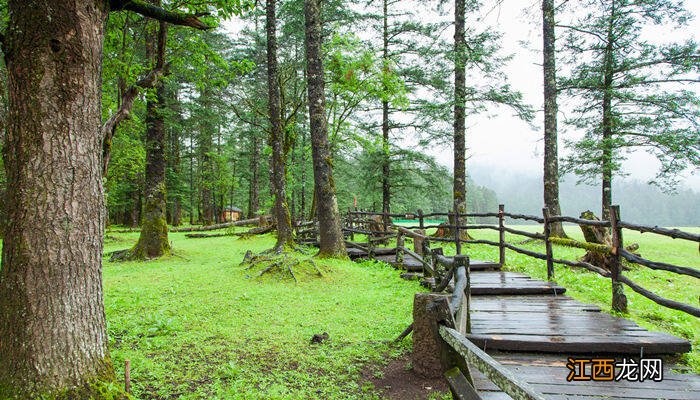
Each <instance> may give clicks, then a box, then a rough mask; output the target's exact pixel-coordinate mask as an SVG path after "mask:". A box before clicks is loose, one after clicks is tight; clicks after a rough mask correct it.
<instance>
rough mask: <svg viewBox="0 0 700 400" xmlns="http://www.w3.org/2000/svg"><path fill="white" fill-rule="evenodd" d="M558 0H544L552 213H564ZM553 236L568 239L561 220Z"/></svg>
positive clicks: (547, 198)
mask: <svg viewBox="0 0 700 400" xmlns="http://www.w3.org/2000/svg"><path fill="white" fill-rule="evenodd" d="M554 24H555V21H554V0H542V41H543V47H542V56H543V64H542V70H543V73H544V204H545V207H547V209H549V213H550V215H561V206H560V205H559V152H558V149H557V147H558V144H557V141H558V139H557V137H558V132H557V110H558V107H557V75H556V74H557V69H556V52H555V51H556V48H555V39H556V37H555V32H554ZM550 234H551V235H552V236H557V237H562V238H565V237H567V236H566V233H565V232H564V227H563V226H562V223H561V222H554V223H552V224H551V225H550Z"/></svg>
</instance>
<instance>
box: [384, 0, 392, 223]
mask: <svg viewBox="0 0 700 400" xmlns="http://www.w3.org/2000/svg"><path fill="white" fill-rule="evenodd" d="M388 3H389V1H388V0H382V17H383V18H382V25H383V26H382V64H383V65H382V71H385V72H388V69H389V62H390V60H389V4H388ZM383 86H384V87H383V91H384V92H387V91H388V88H387V87H386V84H384V85H383ZM389 145H390V143H389V99H388V98H387V97H384V98H382V153H383V155H384V158H383V159H382V212H383V213H385V214H389V213H390V212H391V182H390V177H391V154H390V147H389ZM385 220H386V221H385V222H388V216H386V217H385Z"/></svg>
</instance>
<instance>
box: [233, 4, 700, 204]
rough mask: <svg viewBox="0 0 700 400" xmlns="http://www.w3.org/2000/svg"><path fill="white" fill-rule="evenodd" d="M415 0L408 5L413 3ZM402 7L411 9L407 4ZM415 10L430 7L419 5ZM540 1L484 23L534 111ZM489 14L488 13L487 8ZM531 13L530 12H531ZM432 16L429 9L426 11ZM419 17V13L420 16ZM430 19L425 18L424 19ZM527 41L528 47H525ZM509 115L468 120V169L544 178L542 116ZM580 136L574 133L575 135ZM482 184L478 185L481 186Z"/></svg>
mask: <svg viewBox="0 0 700 400" xmlns="http://www.w3.org/2000/svg"><path fill="white" fill-rule="evenodd" d="M409 1H411V0H406V3H408V2H409ZM401 6H402V7H404V6H406V5H405V4H404V3H403V2H402V4H401ZM416 7H425V6H424V5H421V2H416ZM539 7H540V1H539V0H526V1H523V0H503V2H502V4H501V6H500V7H498V8H496V9H492V10H490V11H489V12H488V13H487V14H486V15H485V16H484V18H483V21H484V22H485V23H487V24H490V25H493V26H496V27H497V29H498V30H500V31H501V32H502V33H503V39H502V45H503V54H513V55H514V57H513V59H512V60H511V61H510V62H509V64H508V65H507V66H506V68H505V72H506V74H507V75H508V78H509V81H510V83H511V85H512V86H513V87H514V88H515V89H516V90H519V91H521V92H522V93H523V94H524V97H525V101H526V102H528V103H529V104H531V105H532V106H533V107H535V109H537V110H540V109H541V107H542V102H543V100H542V70H541V66H540V64H541V59H542V56H541V53H540V49H541V37H540V34H541V26H540V23H541V16H540V15H541V14H540V11H539ZM686 8H687V9H688V10H690V11H691V12H692V13H693V14H694V15H695V16H700V1H698V0H686ZM484 9H485V10H487V11H488V8H486V7H484ZM526 9H527V13H526ZM426 11H427V10H426ZM419 14H420V13H419ZM423 15H425V14H423ZM224 28H226V29H227V30H228V31H229V32H231V34H235V33H236V32H237V31H238V28H239V27H238V23H236V22H233V21H227V22H225V23H224ZM452 32H453V28H450V29H449V30H448V31H447V32H445V36H446V37H452ZM652 33H653V34H655V35H656V34H658V35H659V37H669V38H674V39H678V40H681V39H686V38H688V37H689V36H691V37H693V38H694V39H695V40H699V39H700V38H699V36H700V22H699V19H698V18H695V19H693V20H692V21H691V22H690V23H689V25H688V26H687V27H685V28H684V29H683V30H682V31H676V32H668V31H664V30H660V29H656V30H655V31H653V32H652ZM523 41H525V42H527V47H528V48H524V47H523V45H522V43H521V42H523ZM565 112H566V105H565V104H564V102H563V100H562V99H560V123H559V130H560V134H559V136H560V144H559V149H560V150H559V151H560V155H562V154H565V152H566V149H565V148H564V146H563V144H562V141H561V138H562V137H564V136H565V135H567V134H569V135H571V134H572V133H571V132H568V133H567V132H566V130H565V129H566V127H565V126H564V124H563V123H561V120H562V119H563V118H562V116H563V113H565ZM511 114H512V112H510V111H509V110H505V109H504V110H503V112H502V113H500V114H498V115H496V116H495V117H493V118H490V119H486V118H472V119H468V121H467V148H468V157H469V160H468V161H467V169H469V168H470V167H480V168H488V169H494V170H509V171H517V172H518V173H521V174H532V175H535V174H538V175H541V173H542V151H543V142H542V122H541V121H542V113H541V112H539V113H538V114H537V117H536V120H535V122H534V125H535V128H536V129H535V130H533V128H532V127H531V126H529V125H528V124H527V123H524V122H522V121H520V120H518V119H517V118H516V117H514V116H512V115H511ZM574 134H575V133H574ZM428 152H429V153H431V154H432V155H434V156H435V157H436V158H437V160H438V162H440V163H441V164H443V165H445V166H447V167H448V168H450V169H451V168H452V160H453V156H452V149H451V148H449V147H443V148H439V147H438V148H432V149H429V150H428ZM623 169H624V172H626V173H628V174H629V178H630V179H636V180H640V181H647V180H649V179H651V178H652V177H654V175H655V174H656V171H657V169H658V161H657V160H656V158H655V157H653V156H651V155H649V154H647V153H644V152H640V151H637V152H635V153H632V154H629V155H628V160H627V161H626V162H625V164H624V165H623ZM685 175H686V176H685V178H684V179H683V180H682V185H683V186H685V187H690V188H692V189H694V190H695V191H700V171H698V170H697V169H696V170H694V171H690V172H688V173H686V174H685ZM477 183H478V182H477Z"/></svg>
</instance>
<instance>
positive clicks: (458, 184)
mask: <svg viewBox="0 0 700 400" xmlns="http://www.w3.org/2000/svg"><path fill="white" fill-rule="evenodd" d="M464 13H465V0H455V36H454V40H455V47H454V52H455V106H454V125H453V127H454V183H453V188H452V192H453V199H454V206H455V208H456V209H457V210H458V211H459V214H460V215H462V214H465V213H466V212H467V167H466V160H465V156H466V152H467V146H466V133H465V131H466V129H465V118H466V115H465V108H466V62H465V60H464V58H465V57H464V52H465V50H466V40H465V32H464ZM465 222H466V220H463V219H462V217H461V216H460V217H459V218H458V219H457V220H455V221H454V223H455V225H463V224H464V223H465ZM461 236H462V238H464V239H469V235H468V234H467V231H466V229H464V230H462V231H461Z"/></svg>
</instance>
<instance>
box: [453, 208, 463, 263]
mask: <svg viewBox="0 0 700 400" xmlns="http://www.w3.org/2000/svg"><path fill="white" fill-rule="evenodd" d="M454 216H455V220H454V221H455V225H454V227H455V229H454V232H455V252H456V253H457V255H459V254H462V241H461V239H462V235H461V232H460V231H459V207H458V206H457V204H455V210H454Z"/></svg>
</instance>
